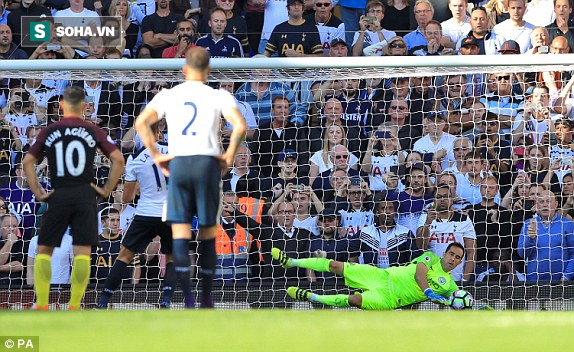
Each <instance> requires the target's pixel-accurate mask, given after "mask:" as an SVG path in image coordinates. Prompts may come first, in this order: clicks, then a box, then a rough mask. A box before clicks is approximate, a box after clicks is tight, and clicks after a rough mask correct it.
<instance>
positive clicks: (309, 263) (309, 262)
mask: <svg viewBox="0 0 574 352" xmlns="http://www.w3.org/2000/svg"><path fill="white" fill-rule="evenodd" d="M331 261H332V259H327V258H306V259H291V264H292V265H293V266H297V267H299V268H306V269H312V270H315V271H319V272H328V271H329V263H330V262H331Z"/></svg>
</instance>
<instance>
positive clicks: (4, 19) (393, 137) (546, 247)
mask: <svg viewBox="0 0 574 352" xmlns="http://www.w3.org/2000/svg"><path fill="white" fill-rule="evenodd" d="M29 15H33V16H42V18H41V20H42V21H49V22H51V23H52V24H53V25H54V27H55V26H56V25H57V24H58V23H61V21H66V20H67V19H69V18H70V17H82V18H93V16H94V17H98V16H108V15H109V16H119V17H121V22H117V21H116V22H115V24H114V22H113V21H112V22H110V23H109V25H116V26H118V28H121V38H120V39H119V40H117V42H115V43H111V44H110V43H105V42H104V39H102V38H98V37H91V38H76V40H72V39H70V38H67V39H63V40H61V41H57V40H56V39H52V41H51V42H45V43H41V42H38V43H39V45H38V46H37V47H36V48H33V47H32V48H30V47H22V46H21V45H20V44H21V41H22V39H23V36H25V35H28V34H27V32H26V30H25V29H23V28H21V22H20V19H21V17H22V16H29ZM59 19H60V20H59ZM86 25H88V24H86ZM573 30H574V21H573V20H572V4H571V3H570V0H546V1H545V0H533V1H525V0H489V1H472V2H471V3H470V4H469V3H467V1H466V0H449V1H448V2H447V1H446V0H417V1H416V2H413V1H409V0H386V1H385V0H381V1H379V0H370V1H366V0H340V1H336V0H305V1H304V0H243V1H240V0H215V1H214V2H212V1H204V0H190V1H187V0H157V1H155V2H154V1H153V0H144V1H139V2H138V1H128V0H111V1H110V0H95V1H94V0H69V2H68V1H65V0H0V59H19V60H26V59H28V60H47V59H70V60H71V59H74V60H83V59H121V58H124V59H126V60H137V59H141V58H158V59H160V58H179V57H184V56H185V52H186V50H187V49H188V48H190V47H193V46H203V47H206V48H208V49H209V51H210V53H211V55H212V57H225V58H230V59H229V60H232V58H234V57H250V56H256V55H259V56H261V55H264V56H279V57H299V56H329V57H343V56H403V55H405V56H406V55H415V56H428V55H517V58H518V57H519V56H518V55H557V54H566V53H570V52H571V49H572V48H574V34H573V33H574V32H573ZM380 60H385V58H384V57H382V58H381V59H380ZM486 61H487V60H485V62H486ZM0 65H1V63H0ZM0 69H1V67H0ZM255 78H256V79H255V80H254V81H252V82H246V83H242V82H218V83H217V85H218V87H219V88H220V89H226V90H228V91H230V92H231V93H233V94H234V95H235V97H236V100H237V104H238V106H239V108H240V110H241V112H242V113H243V115H244V116H245V119H246V121H247V124H248V132H247V137H246V141H245V143H244V145H242V147H241V148H240V149H239V153H238V154H237V156H236V157H235V162H234V166H233V168H232V169H230V170H229V171H228V172H227V173H226V174H225V175H224V176H223V204H222V217H221V224H220V225H219V232H218V236H217V253H218V271H217V278H218V279H220V280H225V281H228V282H232V281H233V282H247V281H248V280H258V279H262V280H267V279H276V280H277V279H294V280H310V281H312V282H315V281H321V280H335V279H334V277H332V276H331V275H330V274H322V273H315V272H312V271H305V270H300V269H297V268H292V269H283V268H282V267H281V266H279V265H278V263H276V262H275V263H273V262H272V260H271V255H270V253H271V247H279V248H281V249H283V250H285V251H286V253H287V255H289V256H291V257H295V258H298V257H310V256H316V257H327V258H331V259H336V260H342V261H352V262H361V263H369V264H372V265H375V266H377V267H380V268H386V267H388V266H389V265H398V264H405V263H408V262H409V261H410V260H411V259H413V258H415V257H416V256H417V255H419V254H420V253H422V251H423V250H430V251H432V252H434V253H436V254H437V255H442V254H443V252H444V250H445V248H446V246H447V245H448V244H449V243H452V242H454V241H457V242H460V243H462V244H463V245H464V247H465V250H466V254H465V259H464V262H463V263H462V264H461V265H460V266H459V267H457V268H456V269H455V270H454V271H453V272H452V275H453V277H454V279H455V280H457V281H477V282H496V283H501V282H517V281H570V280H572V279H574V222H573V218H574V179H573V174H572V171H571V170H572V169H571V168H572V164H573V163H574V140H573V132H574V109H573V106H574V100H573V97H574V95H573V94H572V87H573V86H574V76H572V75H571V73H570V72H529V73H524V74H523V73H508V72H492V73H488V74H458V75H451V76H442V77H441V76H433V77H412V78H407V77H399V78H389V79H364V80H359V79H350V78H345V77H341V79H339V80H327V81H300V82H295V83H290V82H268V81H265V80H264V79H263V78H262V79H261V80H257V77H255ZM174 84H175V82H168V81H165V80H161V79H158V80H157V81H149V80H146V81H137V80H135V79H134V80H132V81H120V82H118V81H113V80H110V81H99V80H90V79H89V78H87V79H86V80H84V81H72V82H70V81H64V80H49V79H44V80H40V79H22V80H18V79H14V78H11V79H4V78H1V77H0V109H2V110H1V113H0V116H1V119H0V143H1V149H0V183H1V185H0V222H1V229H0V232H1V240H0V285H4V284H13V285H21V284H32V283H33V275H32V274H31V272H32V270H31V268H32V266H33V265H34V258H35V256H36V250H37V238H36V237H35V236H36V232H37V229H38V227H39V226H40V223H41V214H42V213H43V212H44V211H45V205H43V204H41V203H40V202H38V201H36V200H35V198H34V196H33V194H32V192H31V191H30V190H29V189H28V188H27V183H26V179H25V178H24V176H23V172H22V167H21V159H22V155H23V153H25V152H26V150H27V149H28V148H29V146H30V145H31V144H32V143H34V140H35V137H36V135H37V134H38V132H39V130H40V128H41V127H42V126H45V125H46V124H50V123H53V122H55V121H58V120H59V119H60V118H61V110H60V106H59V102H60V98H61V94H62V92H63V89H64V88H65V87H66V86H68V85H76V86H80V87H83V88H84V89H85V91H86V95H87V100H86V103H87V104H86V109H85V113H84V115H85V118H86V119H89V120H91V121H93V122H94V123H96V124H98V125H100V126H102V127H103V128H105V129H106V131H107V132H108V133H109V135H110V137H111V138H112V139H113V140H115V141H116V142H117V144H118V146H119V147H120V148H121V150H122V152H123V153H125V155H126V157H127V156H128V155H129V154H131V153H134V152H136V151H137V150H139V149H141V148H142V142H141V139H139V136H138V135H137V133H136V132H135V130H134V128H133V124H134V120H135V118H137V116H138V114H139V113H140V112H141V111H142V109H143V107H145V106H146V104H147V103H148V102H149V101H150V100H151V99H152V98H153V96H154V95H155V94H157V92H159V91H160V90H161V89H164V88H169V87H171V86H173V85H174ZM229 128H230V127H229V126H226V125H225V124H224V123H222V140H223V145H224V146H225V143H226V138H227V137H228V136H229V135H230V130H229ZM160 129H161V131H162V134H161V139H162V141H163V142H166V143H167V142H168V131H167V127H166V126H165V124H162V125H161V126H160ZM46 166H47V162H46V160H44V161H42V162H41V163H40V164H38V166H37V172H38V176H39V177H40V178H41V180H42V182H43V185H44V186H45V187H49V175H48V170H47V168H46ZM107 172H109V161H108V160H106V158H105V157H104V156H103V155H98V156H96V169H95V170H94V176H95V178H96V180H97V182H98V184H103V182H105V178H106V176H107ZM122 193H123V184H121V183H120V185H119V186H118V189H117V190H116V191H115V192H114V193H113V194H112V196H111V197H110V199H108V200H106V201H105V202H102V204H101V213H100V216H101V230H100V232H101V235H100V245H99V246H98V247H97V248H94V252H93V255H92V256H93V275H92V277H93V283H97V282H103V279H105V277H106V275H107V271H109V269H110V267H111V266H112V264H113V261H114V259H115V257H116V256H117V253H118V251H119V246H120V241H121V235H122V232H123V231H125V229H126V228H127V226H128V225H129V223H130V220H131V219H132V218H133V216H134V204H133V203H126V202H123V199H122ZM136 201H137V199H136ZM54 257H57V259H54V260H53V264H54V265H56V266H57V267H58V268H59V269H58V271H54V270H53V272H54V273H57V274H54V277H53V283H68V282H69V275H70V271H69V266H70V263H71V258H72V255H71V240H70V237H69V236H65V237H64V240H63V243H62V245H61V247H60V248H59V249H58V250H57V251H56V252H55V253H54ZM164 269H165V256H164V255H163V254H162V252H161V248H160V246H159V241H156V242H154V243H152V244H151V245H150V246H149V247H148V249H147V251H146V252H145V253H140V254H139V256H137V257H136V259H135V260H134V262H133V263H132V266H131V267H130V268H129V272H126V282H132V283H146V282H158V280H160V278H161V277H162V275H163V273H164ZM26 272H27V274H26Z"/></svg>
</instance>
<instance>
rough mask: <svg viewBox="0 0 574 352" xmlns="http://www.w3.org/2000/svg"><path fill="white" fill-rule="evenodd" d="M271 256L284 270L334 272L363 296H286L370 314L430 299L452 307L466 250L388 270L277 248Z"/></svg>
mask: <svg viewBox="0 0 574 352" xmlns="http://www.w3.org/2000/svg"><path fill="white" fill-rule="evenodd" d="M271 255H272V256H273V258H274V259H276V260H278V261H279V262H280V263H281V265H282V266H283V267H286V268H288V267H289V268H290V267H294V266H296V267H300V268H307V269H313V270H315V271H320V272H331V273H334V274H337V275H340V276H343V277H344V278H345V284H346V285H347V286H349V287H352V288H356V289H361V290H363V292H362V293H361V294H351V295H344V294H341V295H318V294H315V293H312V292H311V291H309V290H304V289H301V288H298V287H289V288H288V289H287V294H288V295H289V296H290V297H292V298H294V299H297V300H301V301H309V302H318V303H323V304H326V305H329V306H335V307H357V308H361V309H368V310H392V309H395V308H399V307H403V306H407V305H410V304H414V303H419V302H423V301H426V300H427V299H430V300H431V301H432V302H435V303H439V304H444V305H449V304H450V296H451V295H452V293H453V292H454V291H456V290H458V287H457V285H456V283H455V282H454V280H453V279H452V277H451V276H450V271H451V270H452V269H454V268H456V266H457V265H459V264H460V263H461V261H462V257H463V256H464V247H463V246H462V245H461V244H460V243H458V242H453V243H451V244H450V245H449V246H448V247H447V248H446V251H445V253H444V256H443V257H442V258H440V257H438V256H437V255H435V254H433V253H431V252H426V253H423V254H422V255H421V256H420V257H418V258H416V259H415V260H413V261H412V262H411V263H410V264H408V265H405V266H393V267H390V268H387V269H379V268H377V267H374V266H371V265H366V264H355V263H343V262H337V261H334V260H330V259H326V258H308V259H292V258H289V257H287V256H286V255H285V253H284V252H283V251H281V250H279V249H277V248H273V249H272V252H271Z"/></svg>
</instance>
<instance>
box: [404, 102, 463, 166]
mask: <svg viewBox="0 0 574 352" xmlns="http://www.w3.org/2000/svg"><path fill="white" fill-rule="evenodd" d="M423 123H424V124H425V128H424V129H423V131H428V133H427V134H426V135H425V136H423V137H422V138H421V139H419V140H418V141H417V142H416V143H415V145H414V146H413V150H414V151H417V152H419V153H421V154H423V160H425V161H427V162H428V161H431V160H433V161H440V162H441V164H442V168H443V169H446V168H448V166H449V162H450V161H454V160H455V159H454V154H453V145H454V141H455V139H456V137H455V136H453V135H451V134H448V133H446V132H444V127H445V125H446V121H445V114H443V113H437V112H430V113H428V114H427V116H426V117H425V119H424V122H423Z"/></svg>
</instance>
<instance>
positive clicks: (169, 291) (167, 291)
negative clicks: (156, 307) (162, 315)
mask: <svg viewBox="0 0 574 352" xmlns="http://www.w3.org/2000/svg"><path fill="white" fill-rule="evenodd" d="M176 284H177V275H176V274H175V267H174V265H173V263H172V262H169V263H167V264H166V265H165V275H164V277H163V294H162V298H161V304H164V305H167V306H169V304H170V302H171V297H172V296H173V291H174V289H175V285H176Z"/></svg>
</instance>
